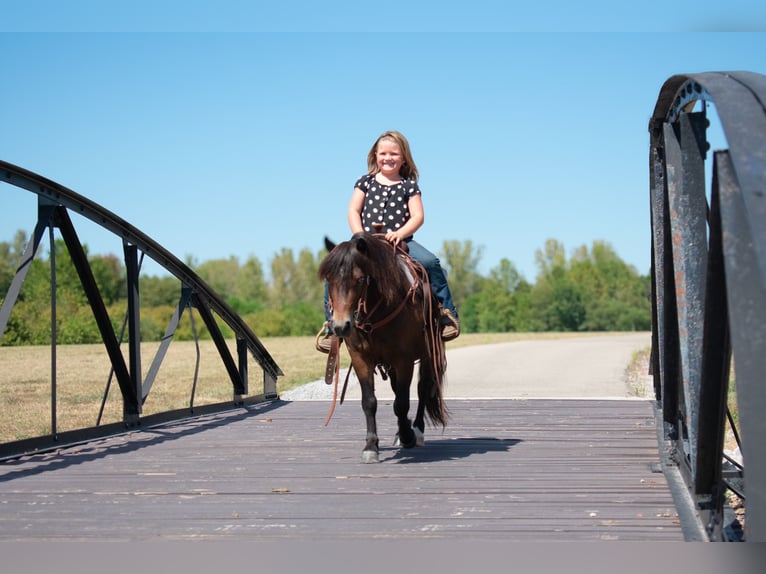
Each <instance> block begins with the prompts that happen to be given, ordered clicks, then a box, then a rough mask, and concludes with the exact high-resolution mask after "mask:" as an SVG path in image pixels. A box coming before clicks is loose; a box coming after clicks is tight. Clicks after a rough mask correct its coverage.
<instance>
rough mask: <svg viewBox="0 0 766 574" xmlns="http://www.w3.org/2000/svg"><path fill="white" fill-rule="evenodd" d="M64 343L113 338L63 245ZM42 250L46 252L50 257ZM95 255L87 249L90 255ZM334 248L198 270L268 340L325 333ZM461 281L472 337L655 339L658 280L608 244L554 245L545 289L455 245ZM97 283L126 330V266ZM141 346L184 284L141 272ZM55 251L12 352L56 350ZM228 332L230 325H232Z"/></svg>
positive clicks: (197, 326)
mask: <svg viewBox="0 0 766 574" xmlns="http://www.w3.org/2000/svg"><path fill="white" fill-rule="evenodd" d="M26 243H27V237H26V234H25V233H24V232H23V231H19V232H17V233H16V235H15V237H14V239H13V240H12V241H10V242H0V296H3V297H4V296H5V294H6V292H7V290H8V287H9V285H10V283H11V280H12V279H13V276H14V274H15V272H16V269H17V268H18V265H19V264H20V261H21V255H22V254H23V252H24V248H25V246H26ZM54 249H55V262H56V285H57V290H56V308H57V340H58V342H60V343H62V344H67V343H95V342H100V341H101V335H100V333H99V331H98V328H97V326H96V323H95V320H94V318H93V315H92V313H91V310H90V306H89V305H88V302H87V299H86V297H85V294H84V292H83V291H82V288H81V286H80V281H79V278H78V276H77V273H76V271H75V269H74V266H73V265H72V262H71V259H70V257H69V254H68V252H67V250H66V248H65V246H64V243H63V241H62V240H60V239H59V240H56V241H55V242H54ZM41 251H42V249H41ZM86 251H87V247H86ZM325 254H326V253H325V252H324V251H319V252H312V251H310V250H309V249H303V250H301V251H300V252H298V253H297V254H296V253H294V252H293V250H292V249H288V248H283V249H282V250H280V251H279V252H278V253H276V254H274V256H273V257H272V258H271V259H270V261H269V262H268V271H269V273H268V275H267V273H266V272H265V268H264V266H263V264H262V263H261V261H260V260H259V259H258V258H257V257H255V256H250V257H248V258H247V259H246V260H245V261H240V260H239V259H238V258H236V257H233V256H232V257H229V258H225V259H214V260H209V261H205V262H202V263H197V262H195V261H187V264H188V265H189V266H190V267H191V268H192V269H193V270H194V271H195V272H196V273H197V274H198V275H199V276H200V277H201V278H202V279H203V280H204V281H205V282H206V283H207V284H208V285H210V287H212V288H213V289H214V290H215V291H216V292H217V293H218V294H219V295H220V296H221V297H222V298H223V299H224V300H226V302H227V303H228V304H229V305H230V306H231V307H232V308H233V309H234V310H235V311H237V313H239V315H240V316H242V318H243V319H244V320H245V322H247V324H248V325H249V326H250V327H251V328H252V329H253V331H254V332H255V333H256V335H258V336H259V337H271V336H304V335H313V334H315V333H316V332H317V331H318V330H319V328H320V327H321V325H322V323H323V321H324V311H323V297H324V285H323V284H322V282H321V281H320V280H319V279H318V278H317V269H318V267H319V263H320V262H321V260H322V258H323V257H324V256H325ZM439 257H440V259H441V262H442V265H443V266H444V267H445V269H446V270H447V273H448V277H449V284H450V289H451V290H452V294H453V298H454V300H455V303H456V306H457V307H458V311H459V314H460V323H461V329H462V331H463V332H467V333H474V332H510V331H518V332H534V331H644V330H650V329H651V287H650V278H649V276H648V275H641V274H640V273H638V272H637V271H636V269H635V268H634V267H632V266H630V265H628V264H626V263H625V262H624V261H622V260H621V259H620V257H619V256H618V255H617V253H616V252H615V251H614V249H613V248H612V247H611V245H610V244H609V243H608V242H606V241H594V242H593V244H592V245H591V246H590V247H587V246H585V245H583V246H581V247H579V248H577V249H575V250H574V251H573V252H572V253H571V255H570V256H569V257H567V254H566V250H565V248H564V245H563V244H562V243H560V242H559V241H557V240H555V239H549V240H547V241H546V242H545V245H544V246H543V247H542V248H539V249H537V250H536V251H535V259H536V264H537V268H538V273H537V276H536V278H535V281H534V282H530V281H528V280H527V279H526V278H525V277H523V276H522V275H521V274H520V273H519V271H518V269H517V268H516V266H515V265H514V264H513V263H512V262H511V261H510V260H508V259H506V258H503V259H501V261H500V262H499V263H498V265H497V266H496V267H494V268H492V269H491V270H490V272H489V274H487V275H482V274H481V273H480V272H479V271H478V268H479V264H480V262H481V257H482V248H481V247H479V246H476V245H474V244H473V243H472V242H471V241H470V240H467V241H445V242H444V244H443V245H442V250H441V252H440V253H439ZM88 259H89V261H90V264H91V268H92V270H93V274H94V277H95V279H96V282H97V284H98V286H99V289H100V292H101V295H102V297H103V299H104V302H105V304H106V305H107V310H108V312H109V315H110V317H111V319H112V322H113V324H114V327H115V331H116V332H117V333H120V332H121V329H122V324H123V317H124V315H125V310H126V308H127V302H126V297H127V294H126V283H125V268H124V265H123V263H122V260H121V259H120V258H119V257H117V256H115V255H111V254H108V255H88ZM139 289H140V295H141V338H142V340H144V341H156V340H159V339H160V338H161V337H162V336H163V334H164V332H165V328H166V326H167V324H168V322H169V320H170V317H171V316H172V314H173V312H174V311H175V308H176V306H177V304H178V300H179V297H180V293H181V284H180V281H179V280H178V279H176V278H175V277H172V276H155V275H144V274H141V276H140V279H139ZM50 309H51V297H50V253H49V252H48V253H42V254H40V253H39V254H38V255H37V257H35V259H34V260H33V262H32V264H31V268H30V270H29V273H28V275H27V278H26V280H25V282H24V286H23V288H22V291H21V294H20V296H19V298H18V300H17V303H16V306H15V307H14V309H13V312H12V314H11V317H10V320H9V323H8V326H7V328H6V332H5V335H4V337H3V340H2V341H0V344H2V345H30V344H48V343H49V342H50V330H51V325H50V321H51V319H50V317H51V313H50ZM222 328H223V329H224V332H225V331H226V329H225V326H222ZM195 334H196V336H199V337H202V338H204V337H206V336H207V333H206V331H205V329H204V326H203V324H202V322H201V321H199V320H197V321H196V322H195V321H194V320H193V317H192V318H190V316H189V314H188V313H184V319H183V321H182V323H181V325H180V326H179V328H178V331H177V332H176V337H177V338H179V339H191V338H193V337H195Z"/></svg>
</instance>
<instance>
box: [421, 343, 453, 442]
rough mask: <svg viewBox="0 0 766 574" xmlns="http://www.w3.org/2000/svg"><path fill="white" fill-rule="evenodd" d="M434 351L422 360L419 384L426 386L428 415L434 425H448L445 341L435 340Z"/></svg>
mask: <svg viewBox="0 0 766 574" xmlns="http://www.w3.org/2000/svg"><path fill="white" fill-rule="evenodd" d="M434 347H438V348H433V349H431V351H432V353H431V356H430V357H429V358H428V359H425V358H424V359H421V361H420V377H419V379H420V381H419V384H420V385H423V386H424V387H425V389H424V390H425V393H424V395H425V397H426V415H427V416H428V420H429V422H430V423H431V425H432V426H434V427H436V426H437V425H441V427H442V428H444V427H445V426H447V421H448V420H449V411H448V409H447V405H446V404H445V402H444V374H445V372H446V370H447V359H446V355H445V352H444V341H442V340H441V337H438V338H437V339H436V340H435V341H434Z"/></svg>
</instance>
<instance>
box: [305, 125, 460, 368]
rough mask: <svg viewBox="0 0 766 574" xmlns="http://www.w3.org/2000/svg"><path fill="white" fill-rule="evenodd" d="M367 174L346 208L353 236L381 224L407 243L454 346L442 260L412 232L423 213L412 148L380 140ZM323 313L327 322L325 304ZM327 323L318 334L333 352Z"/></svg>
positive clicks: (400, 138) (401, 141) (399, 139)
mask: <svg viewBox="0 0 766 574" xmlns="http://www.w3.org/2000/svg"><path fill="white" fill-rule="evenodd" d="M367 167H368V168H369V171H368V172H367V174H366V175H363V176H362V177H360V178H359V179H358V180H357V182H356V184H355V185H354V192H353V194H352V195H351V201H350V202H349V205H348V225H349V227H350V228H351V233H352V234H353V233H359V232H362V231H366V232H367V233H373V228H372V224H373V223H382V224H383V229H384V231H385V237H386V241H389V242H391V243H393V244H394V245H398V244H399V243H400V242H402V241H404V242H405V243H407V247H408V248H409V252H410V256H411V257H412V258H413V259H415V260H416V261H419V262H420V263H421V264H422V265H423V267H425V269H426V271H427V272H428V277H429V280H430V282H431V288H432V289H433V291H434V294H435V295H436V297H437V299H438V300H439V302H440V303H441V305H442V321H441V323H442V339H444V340H445V341H451V340H452V339H455V338H456V337H457V336H458V335H459V334H460V324H459V323H458V319H457V317H458V314H457V309H455V304H454V303H453V302H452V294H451V293H450V290H449V286H448V285H447V277H446V276H445V274H444V269H442V266H441V264H440V262H439V259H438V258H437V257H436V255H434V254H433V253H431V252H430V251H428V250H427V249H426V248H425V247H423V246H422V245H420V244H419V243H418V242H416V241H415V240H414V238H413V235H414V233H415V232H416V231H417V230H418V229H420V227H421V226H422V225H423V221H424V218H425V214H424V211H423V201H422V199H421V195H420V188H419V187H418V168H417V167H416V166H415V162H414V161H413V159H412V153H411V152H410V144H409V143H408V142H407V138H405V137H404V135H402V134H401V133H399V132H396V131H387V132H385V133H384V134H383V135H381V136H380V137H379V138H378V139H377V140H376V141H375V144H374V145H373V146H372V149H370V153H369V154H368V155H367ZM325 313H326V316H327V319H328V321H329V314H328V309H327V304H326V301H325ZM328 326H329V322H325V324H324V327H323V331H320V334H319V337H318V339H319V338H320V337H322V335H324V337H323V338H321V340H319V341H318V343H317V348H318V349H319V350H320V351H323V352H325V353H329V352H330V342H331V337H330V334H329V330H328Z"/></svg>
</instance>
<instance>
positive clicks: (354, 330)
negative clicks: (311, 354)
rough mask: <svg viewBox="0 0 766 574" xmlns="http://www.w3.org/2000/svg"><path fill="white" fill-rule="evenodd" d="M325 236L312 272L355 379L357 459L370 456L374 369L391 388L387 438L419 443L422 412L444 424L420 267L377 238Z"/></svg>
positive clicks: (435, 335) (436, 349) (441, 360)
mask: <svg viewBox="0 0 766 574" xmlns="http://www.w3.org/2000/svg"><path fill="white" fill-rule="evenodd" d="M325 243H326V245H327V249H328V251H329V254H328V255H327V257H326V258H325V259H324V260H323V261H322V263H321V264H320V266H319V277H320V278H321V279H324V280H326V281H327V284H328V288H329V294H330V300H329V304H330V308H331V311H332V319H331V321H330V325H331V329H332V332H333V334H334V335H336V336H337V337H339V338H340V339H341V340H342V341H343V342H345V343H346V346H347V347H348V351H349V354H350V356H351V364H352V366H353V367H354V372H355V373H356V376H357V378H358V379H359V383H360V385H361V391H362V410H363V411H364V416H365V419H366V421H367V441H366V443H365V446H364V450H363V452H362V462H378V460H379V458H378V433H377V427H376V424H375V414H376V412H377V399H376V398H375V369H378V371H379V373H380V374H381V376H382V377H383V378H384V379H386V378H389V379H390V381H391V389H392V390H393V392H394V396H395V398H394V414H395V415H396V418H397V421H398V428H399V432H398V433H397V440H396V441H395V444H400V445H401V446H403V447H404V448H411V447H413V446H416V445H417V446H421V445H422V444H423V442H424V441H423V433H424V431H425V424H424V415H425V414H426V413H427V414H428V418H429V422H430V423H431V424H432V426H436V425H437V424H439V425H441V426H442V427H444V426H445V425H446V424H447V409H446V407H445V404H444V398H443V394H442V379H443V376H444V372H445V370H446V368H447V361H446V355H445V352H444V343H443V341H442V340H441V336H440V331H439V307H438V303H437V301H436V298H435V297H434V296H433V294H432V293H431V289H430V287H429V284H428V278H427V277H428V276H427V274H426V272H425V270H424V269H423V268H422V266H420V265H419V264H417V263H415V262H413V261H412V260H411V259H410V258H409V256H407V255H405V254H404V253H403V252H402V251H401V250H397V249H395V248H394V247H393V246H392V245H391V244H390V243H388V242H386V241H385V240H384V239H382V238H380V237H378V236H374V235H370V234H366V233H357V234H355V235H354V236H353V237H352V238H351V240H349V241H345V242H343V243H340V244H338V245H334V244H332V242H330V241H329V240H327V239H325ZM417 361H419V362H420V368H419V380H418V409H417V413H416V415H415V420H414V422H413V423H411V422H410V419H409V418H408V411H409V408H410V384H411V382H412V375H413V372H414V366H415V363H416V362H417ZM413 427H414V428H413Z"/></svg>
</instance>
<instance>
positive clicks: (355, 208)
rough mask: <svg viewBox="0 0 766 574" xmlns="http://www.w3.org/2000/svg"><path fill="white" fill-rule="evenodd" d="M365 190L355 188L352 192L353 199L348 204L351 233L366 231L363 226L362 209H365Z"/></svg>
mask: <svg viewBox="0 0 766 574" xmlns="http://www.w3.org/2000/svg"><path fill="white" fill-rule="evenodd" d="M364 198H365V195H364V191H363V190H361V189H359V188H358V187H355V188H354V193H352V194H351V201H350V202H349V204H348V226H349V227H350V228H351V233H352V234H353V233H361V232H363V231H364V227H363V226H362V209H364Z"/></svg>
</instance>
